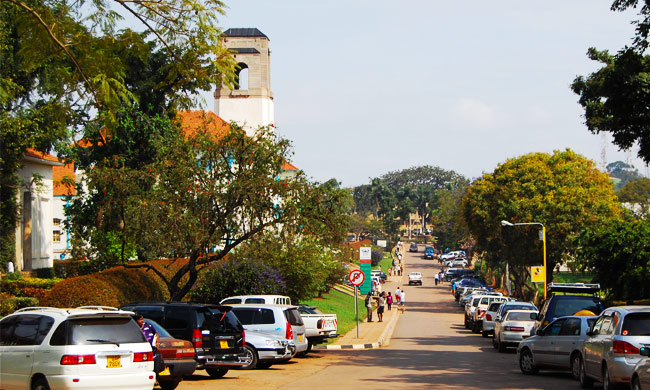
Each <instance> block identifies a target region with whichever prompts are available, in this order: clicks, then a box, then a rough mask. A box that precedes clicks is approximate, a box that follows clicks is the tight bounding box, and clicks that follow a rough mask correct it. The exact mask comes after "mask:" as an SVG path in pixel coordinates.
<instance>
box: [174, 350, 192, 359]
mask: <svg viewBox="0 0 650 390" xmlns="http://www.w3.org/2000/svg"><path fill="white" fill-rule="evenodd" d="M176 357H177V358H184V357H191V358H193V357H194V350H193V349H192V348H183V349H177V350H176Z"/></svg>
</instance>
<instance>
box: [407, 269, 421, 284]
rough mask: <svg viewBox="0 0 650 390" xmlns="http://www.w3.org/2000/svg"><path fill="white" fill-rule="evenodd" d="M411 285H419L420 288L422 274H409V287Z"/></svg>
mask: <svg viewBox="0 0 650 390" xmlns="http://www.w3.org/2000/svg"><path fill="white" fill-rule="evenodd" d="M411 284H419V285H420V286H421V285H422V274H421V273H419V272H411V273H409V285H411Z"/></svg>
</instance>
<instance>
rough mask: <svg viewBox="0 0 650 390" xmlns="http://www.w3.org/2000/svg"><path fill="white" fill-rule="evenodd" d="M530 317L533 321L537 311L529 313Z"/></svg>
mask: <svg viewBox="0 0 650 390" xmlns="http://www.w3.org/2000/svg"><path fill="white" fill-rule="evenodd" d="M530 319H531V320H533V321H535V320H536V319H537V313H530Z"/></svg>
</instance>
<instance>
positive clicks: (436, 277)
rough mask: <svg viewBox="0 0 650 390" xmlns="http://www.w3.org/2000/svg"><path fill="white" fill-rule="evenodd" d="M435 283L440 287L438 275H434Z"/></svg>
mask: <svg viewBox="0 0 650 390" xmlns="http://www.w3.org/2000/svg"><path fill="white" fill-rule="evenodd" d="M433 282H434V284H435V285H436V286H437V285H438V274H435V275H433Z"/></svg>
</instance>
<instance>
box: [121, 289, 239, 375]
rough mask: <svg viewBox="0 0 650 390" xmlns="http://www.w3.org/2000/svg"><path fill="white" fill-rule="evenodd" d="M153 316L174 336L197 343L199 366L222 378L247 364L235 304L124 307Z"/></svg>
mask: <svg viewBox="0 0 650 390" xmlns="http://www.w3.org/2000/svg"><path fill="white" fill-rule="evenodd" d="M121 309H123V310H130V311H134V312H136V313H139V314H142V315H143V316H145V317H146V318H151V319H152V320H154V321H156V322H157V323H159V324H160V325H162V327H163V328H165V329H167V331H168V332H169V333H170V334H171V335H172V336H173V337H175V338H178V339H183V340H188V341H191V342H192V344H194V351H195V355H194V358H195V359H196V361H197V363H198V365H197V367H196V368H197V369H198V370H201V369H205V371H206V372H207V373H208V374H209V375H210V376H211V377H213V378H221V377H222V376H224V375H225V374H226V373H227V372H228V369H229V368H234V367H242V366H245V365H247V363H250V362H247V361H246V359H247V358H246V356H245V353H244V327H243V326H242V324H241V323H240V322H239V320H238V319H237V316H235V314H234V313H233V312H232V307H230V306H222V305H207V304H200V303H189V302H134V303H130V304H128V305H125V306H122V307H121Z"/></svg>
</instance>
